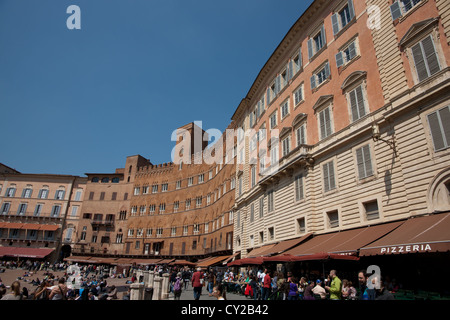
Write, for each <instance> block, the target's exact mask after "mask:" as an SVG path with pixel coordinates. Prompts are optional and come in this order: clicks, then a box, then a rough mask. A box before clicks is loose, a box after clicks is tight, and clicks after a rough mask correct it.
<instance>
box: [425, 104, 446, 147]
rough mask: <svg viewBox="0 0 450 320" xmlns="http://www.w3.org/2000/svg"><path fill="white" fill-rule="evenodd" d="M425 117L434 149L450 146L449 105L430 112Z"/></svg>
mask: <svg viewBox="0 0 450 320" xmlns="http://www.w3.org/2000/svg"><path fill="white" fill-rule="evenodd" d="M427 118H428V125H429V126H430V132H431V137H432V139H433V146H434V151H439V150H444V149H447V148H448V147H449V146H450V107H449V106H446V107H444V108H442V109H440V110H438V111H435V112H433V113H430V114H429V115H428V116H427Z"/></svg>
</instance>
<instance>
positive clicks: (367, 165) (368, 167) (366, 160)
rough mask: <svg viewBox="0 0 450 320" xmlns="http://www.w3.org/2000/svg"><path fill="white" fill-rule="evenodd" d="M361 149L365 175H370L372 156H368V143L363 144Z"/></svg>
mask: <svg viewBox="0 0 450 320" xmlns="http://www.w3.org/2000/svg"><path fill="white" fill-rule="evenodd" d="M362 149H363V156H364V168H365V173H366V177H370V176H371V175H372V174H373V172H372V158H371V157H370V148H369V145H365V146H364V147H363V148H362Z"/></svg>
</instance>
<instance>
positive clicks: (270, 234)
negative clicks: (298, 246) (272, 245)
mask: <svg viewBox="0 0 450 320" xmlns="http://www.w3.org/2000/svg"><path fill="white" fill-rule="evenodd" d="M267 231H268V232H269V240H273V239H275V230H274V228H273V227H271V228H269V229H267Z"/></svg>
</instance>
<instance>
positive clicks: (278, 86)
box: [275, 75, 281, 95]
mask: <svg viewBox="0 0 450 320" xmlns="http://www.w3.org/2000/svg"><path fill="white" fill-rule="evenodd" d="M280 80H281V79H280V75H278V76H277V77H276V78H275V95H277V94H278V92H280V88H281V83H280V82H281V81H280Z"/></svg>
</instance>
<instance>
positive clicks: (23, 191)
mask: <svg viewBox="0 0 450 320" xmlns="http://www.w3.org/2000/svg"><path fill="white" fill-rule="evenodd" d="M26 190H27V189H23V190H22V198H25V192H26Z"/></svg>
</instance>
